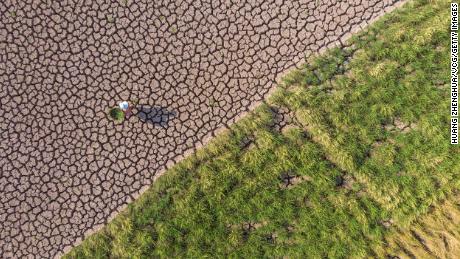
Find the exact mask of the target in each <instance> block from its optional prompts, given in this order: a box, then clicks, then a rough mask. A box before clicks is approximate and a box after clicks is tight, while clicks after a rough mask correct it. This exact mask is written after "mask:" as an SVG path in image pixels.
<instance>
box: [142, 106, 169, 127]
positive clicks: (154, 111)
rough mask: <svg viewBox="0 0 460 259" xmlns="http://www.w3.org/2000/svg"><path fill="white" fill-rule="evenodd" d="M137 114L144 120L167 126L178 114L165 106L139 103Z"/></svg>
mask: <svg viewBox="0 0 460 259" xmlns="http://www.w3.org/2000/svg"><path fill="white" fill-rule="evenodd" d="M137 110H138V112H137V113H136V116H137V117H138V118H139V120H140V121H142V122H147V123H150V124H153V125H159V126H161V127H165V126H167V125H168V122H169V121H170V120H171V119H172V118H174V117H175V116H176V112H175V111H168V110H167V109H166V108H164V107H153V106H149V105H141V104H140V105H138V106H137Z"/></svg>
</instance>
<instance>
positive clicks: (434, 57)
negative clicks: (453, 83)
mask: <svg viewBox="0 0 460 259" xmlns="http://www.w3.org/2000/svg"><path fill="white" fill-rule="evenodd" d="M448 12H449V3H448V2H447V1H423V0H417V1H413V2H411V3H409V4H407V5H406V6H405V7H404V8H402V9H401V10H397V11H395V12H394V13H392V14H391V15H387V16H385V17H384V18H383V19H381V20H380V21H378V22H377V23H376V24H374V25H373V26H372V27H371V28H370V29H369V30H367V31H366V32H363V33H361V34H359V35H358V36H355V37H354V38H353V39H351V42H350V43H351V46H352V47H350V48H347V49H333V50H331V51H329V52H328V53H326V54H325V55H323V56H321V57H318V58H316V59H314V60H312V61H311V60H310V62H309V63H307V64H305V65H304V66H303V67H302V68H301V69H299V70H296V71H293V72H292V73H290V74H289V75H288V76H287V77H286V78H285V80H284V82H283V84H281V86H280V87H279V89H278V91H277V92H276V93H275V94H274V95H273V96H272V97H271V98H270V100H269V101H268V103H267V104H263V105H261V106H260V107H258V108H257V109H256V110H255V111H254V112H252V113H251V114H250V115H249V116H247V117H246V118H244V119H242V120H241V121H239V122H238V123H236V124H235V125H233V126H232V127H231V130H229V131H226V132H224V133H223V134H221V135H220V136H218V137H217V138H216V139H214V140H213V141H212V142H211V143H210V144H209V145H207V146H206V147H205V148H203V149H201V150H199V151H197V153H196V154H194V155H193V156H192V157H189V158H187V159H185V160H184V161H182V162H180V163H179V164H177V165H176V166H175V167H174V168H173V169H171V170H169V171H168V172H167V173H166V174H165V175H163V176H162V177H160V178H159V179H158V181H156V182H155V183H154V184H153V185H152V187H151V188H150V189H149V190H148V191H147V192H146V193H144V194H143V195H142V196H141V198H140V199H138V200H136V201H135V202H133V203H132V204H130V205H129V206H128V208H127V209H126V210H125V211H124V212H122V213H121V214H120V215H118V216H117V217H116V218H115V219H114V220H113V221H112V222H110V223H109V224H108V225H107V226H106V227H104V228H103V229H102V230H101V231H99V232H98V233H96V234H94V235H92V236H90V237H89V238H87V239H86V240H85V241H84V242H83V244H82V245H80V246H78V247H76V248H74V249H73V250H72V251H71V252H70V253H69V254H67V255H66V258H151V257H167V258H175V257H189V258H206V257H208V258H222V257H244V258H254V257H284V256H287V257H291V258H323V257H330V258H344V257H351V258H365V257H383V256H385V255H386V254H388V253H390V252H393V250H391V249H390V248H389V247H390V246H389V242H391V240H396V239H397V237H398V236H397V233H395V231H396V230H395V229H408V228H410V226H412V225H411V224H412V223H413V222H417V220H419V219H420V218H421V215H425V214H426V213H427V212H428V211H429V210H430V208H431V207H432V206H435V205H436V204H439V203H440V202H441V201H442V200H446V199H449V197H451V196H452V195H453V193H454V192H455V191H456V190H457V189H458V187H459V179H460V178H459V173H460V161H459V160H458V155H459V149H458V148H457V147H455V146H451V145H450V144H449V143H450V141H449V117H448V116H449V87H448V83H449V78H448V75H449V71H448V68H449V57H448V54H447V53H448V49H449V31H448V29H449V18H448V17H449V16H448ZM276 108H283V109H288V110H289V111H290V112H291V114H292V115H293V116H292V120H293V123H291V124H290V125H289V126H288V127H285V128H284V129H283V130H281V131H278V130H276V129H275V127H273V125H274V123H275V121H276V119H277V116H276V113H275V112H274V110H275V109H276ZM385 222H391V226H388V224H386V223H385ZM389 240H390V241H389Z"/></svg>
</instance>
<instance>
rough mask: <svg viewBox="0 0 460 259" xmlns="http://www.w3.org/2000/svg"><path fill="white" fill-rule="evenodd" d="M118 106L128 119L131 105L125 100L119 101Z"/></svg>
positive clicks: (131, 108)
mask: <svg viewBox="0 0 460 259" xmlns="http://www.w3.org/2000/svg"><path fill="white" fill-rule="evenodd" d="M118 106H119V107H120V109H121V110H122V111H123V113H124V114H125V118H126V119H129V117H131V114H132V110H133V106H132V105H129V103H128V102H127V101H123V102H120V103H119V104H118Z"/></svg>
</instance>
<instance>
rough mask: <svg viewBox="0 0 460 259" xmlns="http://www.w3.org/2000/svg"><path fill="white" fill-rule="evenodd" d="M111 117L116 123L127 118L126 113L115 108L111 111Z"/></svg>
mask: <svg viewBox="0 0 460 259" xmlns="http://www.w3.org/2000/svg"><path fill="white" fill-rule="evenodd" d="M109 117H110V118H111V119H112V120H114V121H116V122H122V121H123V119H124V118H125V113H124V112H123V111H122V110H121V109H120V108H118V107H115V108H112V109H110V110H109Z"/></svg>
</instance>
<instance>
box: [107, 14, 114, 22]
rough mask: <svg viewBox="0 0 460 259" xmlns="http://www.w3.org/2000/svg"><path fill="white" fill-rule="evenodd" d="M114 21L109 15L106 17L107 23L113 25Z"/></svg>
mask: <svg viewBox="0 0 460 259" xmlns="http://www.w3.org/2000/svg"><path fill="white" fill-rule="evenodd" d="M114 21H115V18H114V17H113V16H111V15H107V22H109V23H113V22H114Z"/></svg>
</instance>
